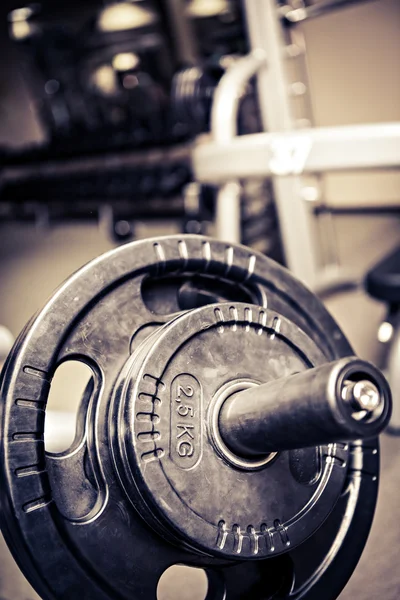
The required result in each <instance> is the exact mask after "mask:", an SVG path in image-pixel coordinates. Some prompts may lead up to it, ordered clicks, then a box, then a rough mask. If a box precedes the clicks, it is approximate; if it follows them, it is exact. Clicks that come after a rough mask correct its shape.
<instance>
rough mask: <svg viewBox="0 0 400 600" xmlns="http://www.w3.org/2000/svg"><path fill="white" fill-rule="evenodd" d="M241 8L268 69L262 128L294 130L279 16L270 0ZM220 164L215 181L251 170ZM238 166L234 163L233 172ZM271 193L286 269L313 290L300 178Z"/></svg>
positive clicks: (262, 79)
mask: <svg viewBox="0 0 400 600" xmlns="http://www.w3.org/2000/svg"><path fill="white" fill-rule="evenodd" d="M244 7H245V14H246V21H247V28H248V34H249V41H250V46H251V49H252V51H253V52H254V51H258V52H259V51H263V52H264V54H265V56H266V57H267V61H268V68H267V69H261V70H260V71H259V73H258V77H257V79H258V96H259V104H260V111H261V116H262V121H263V128H264V130H265V131H285V130H286V131H290V130H292V129H294V127H295V124H294V122H293V115H292V107H291V103H290V97H289V95H290V94H289V82H288V80H287V75H286V64H285V63H286V61H287V60H288V59H287V52H286V51H285V49H286V42H285V39H284V33H285V32H284V27H283V25H282V19H281V16H280V15H279V12H278V9H277V6H276V3H275V0H245V2H244ZM260 135H267V134H260ZM241 137H242V136H241ZM244 137H246V138H247V136H244ZM240 139H241V138H236V139H235V140H234V141H233V142H231V143H232V144H236V143H237V141H239V140H240ZM221 146H224V147H225V150H226V148H227V147H230V145H229V144H221ZM204 150H205V153H206V154H207V152H208V149H206V147H204ZM201 158H202V157H201V156H199V155H198V154H197V151H196V152H195V156H194V167H195V171H196V175H199V176H200V178H201V180H203V176H204V174H205V173H204V170H203V169H202V165H201V164H200V163H201ZM221 159H222V155H221V157H220V158H217V161H218V163H219V165H218V168H221V167H222V170H221V172H224V170H225V167H226V168H227V170H230V172H231V175H230V176H229V177H225V176H224V175H225V174H224V175H223V176H222V177H220V178H219V182H222V181H226V180H227V179H230V178H231V177H232V176H235V177H236V178H238V177H242V176H243V171H244V170H245V171H246V170H247V172H248V171H251V170H252V167H251V166H250V165H249V161H248V158H247V156H245V155H244V154H243V153H241V158H240V161H243V162H244V163H246V169H243V165H242V166H241V167H240V168H239V170H238V171H237V174H236V173H235V169H231V168H230V165H225V167H224V166H223V165H222V162H226V161H230V159H231V154H230V152H229V153H226V152H225V157H224V158H223V159H222V160H221ZM240 161H236V160H235V161H234V162H236V166H237V162H240ZM206 170H207V167H206ZM234 174H235V175H234ZM213 175H214V173H213ZM246 176H247V173H246V175H245V177H246ZM249 176H251V174H249ZM273 187H274V198H275V203H276V206H277V212H278V218H279V225H280V232H281V238H282V242H283V248H284V253H285V259H286V263H287V265H288V267H289V268H290V269H291V270H292V271H293V272H294V273H295V274H296V275H297V276H298V277H300V278H301V279H303V280H304V281H306V282H307V283H308V284H309V285H310V286H312V285H313V284H314V282H315V280H316V276H317V264H316V253H315V252H314V248H313V242H312V236H311V235H310V215H309V214H308V213H309V211H308V206H307V205H306V204H305V203H304V202H302V200H301V181H300V179H299V178H285V179H283V178H280V179H275V180H274V181H273ZM294 199H295V200H296V201H294Z"/></svg>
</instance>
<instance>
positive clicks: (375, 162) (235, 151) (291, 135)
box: [193, 123, 400, 208]
mask: <svg viewBox="0 0 400 600" xmlns="http://www.w3.org/2000/svg"><path fill="white" fill-rule="evenodd" d="M193 165H194V170H195V176H196V178H197V179H198V180H199V181H201V182H207V183H222V182H224V181H226V180H228V179H230V178H231V177H233V176H235V177H236V178H247V177H271V176H272V177H274V176H285V175H291V176H294V179H296V176H297V175H300V174H302V173H311V174H313V173H322V172H327V171H346V170H362V169H380V168H391V167H399V166H400V123H379V124H372V125H354V126H353V125H350V126H342V127H321V128H316V129H304V130H299V131H295V132H280V133H257V134H253V135H246V136H240V137H238V138H235V139H234V140H233V141H231V142H230V143H224V144H216V143H210V144H207V145H203V146H201V145H198V146H197V147H195V149H194V153H193ZM284 179H285V178H284ZM290 203H291V205H292V208H293V204H294V202H293V195H291V199H290Z"/></svg>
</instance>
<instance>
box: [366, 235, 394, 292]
mask: <svg viewBox="0 0 400 600" xmlns="http://www.w3.org/2000/svg"><path fill="white" fill-rule="evenodd" d="M365 287H366V290H367V292H368V293H369V294H370V295H371V296H372V297H373V298H376V299H377V300H382V301H383V302H386V303H387V304H400V246H399V247H398V248H396V249H395V250H394V251H393V252H391V253H390V254H389V255H387V256H385V258H383V260H381V261H380V262H379V263H378V264H377V265H375V266H374V267H373V268H372V269H371V270H370V271H368V273H367V276H366V278H365Z"/></svg>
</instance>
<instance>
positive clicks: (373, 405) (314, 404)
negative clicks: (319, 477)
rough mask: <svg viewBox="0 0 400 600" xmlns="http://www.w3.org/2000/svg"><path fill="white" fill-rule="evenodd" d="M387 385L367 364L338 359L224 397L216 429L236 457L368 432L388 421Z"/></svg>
mask: <svg viewBox="0 0 400 600" xmlns="http://www.w3.org/2000/svg"><path fill="white" fill-rule="evenodd" d="M391 411H392V399H391V394H390V389H389V385H388V383H387V382H386V380H385V378H384V377H383V375H382V374H381V373H380V371H379V370H378V369H377V368H376V367H374V366H373V365H372V364H371V363H368V362H365V361H362V360H359V359H357V358H354V357H349V358H341V359H339V360H336V361H334V362H329V363H326V364H324V365H322V366H318V367H314V368H312V369H307V370H306V371H303V372H302V373H296V374H294V375H289V376H287V377H281V378H279V379H276V380H274V381H269V382H268V383H264V384H261V385H258V386H254V387H251V388H248V389H246V390H244V391H241V392H239V393H237V394H233V395H231V396H230V397H229V398H228V399H227V400H225V402H224V404H223V405H222V408H221V412H220V413H219V419H218V422H219V428H220V432H221V436H222V438H223V440H224V441H225V444H226V445H227V446H228V448H230V450H231V451H232V452H234V453H235V454H236V455H237V456H242V457H249V458H251V457H258V458H260V457H262V456H263V455H266V454H268V453H270V452H277V451H282V450H291V449H298V448H310V447H312V446H319V445H323V444H329V443H333V442H338V441H342V440H355V439H361V438H368V437H372V436H373V435H377V434H378V433H380V432H381V431H382V430H383V429H384V427H386V425H387V424H388V421H389V419H390V415H391Z"/></svg>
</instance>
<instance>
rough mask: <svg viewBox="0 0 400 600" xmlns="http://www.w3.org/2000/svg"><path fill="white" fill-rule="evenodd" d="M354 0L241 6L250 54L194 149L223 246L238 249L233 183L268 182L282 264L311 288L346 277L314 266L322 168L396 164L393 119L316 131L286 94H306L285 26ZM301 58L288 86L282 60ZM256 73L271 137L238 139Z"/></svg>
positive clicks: (270, 0)
mask: <svg viewBox="0 0 400 600" xmlns="http://www.w3.org/2000/svg"><path fill="white" fill-rule="evenodd" d="M360 1H365V0H350V1H349V0H346V2H344V1H343V0H329V1H326V2H321V3H318V4H316V5H314V6H311V7H308V8H307V7H304V8H303V9H296V10H294V9H293V10H291V9H290V8H289V7H283V8H282V7H279V6H278V4H277V2H276V0H244V6H245V14H246V20H247V27H248V32H249V40H250V45H251V52H250V54H249V55H247V56H245V57H243V58H242V59H239V60H238V61H236V62H233V64H232V66H230V67H229V68H228V70H227V71H226V73H225V75H224V76H223V77H222V79H221V81H220V83H219V85H218V87H217V90H216V93H215V97H214V101H213V107H212V116H211V140H210V141H204V140H199V141H198V142H197V143H196V145H195V148H194V151H193V167H194V173H195V177H196V180H197V181H198V182H200V183H208V184H217V185H219V186H220V190H219V194H218V200H217V213H216V235H217V236H218V237H220V238H221V239H226V240H227V241H232V242H240V183H239V182H240V180H243V179H246V178H269V177H271V178H272V181H273V187H274V196H275V202H276V206H277V212H278V217H279V225H280V232H281V237H282V243H283V249H284V253H285V258H286V262H287V266H288V267H289V268H290V269H291V270H292V272H293V273H294V274H295V275H297V276H298V277H299V278H300V279H302V280H303V281H304V282H305V283H307V284H308V285H309V286H310V287H311V288H313V289H314V290H318V289H319V288H321V287H322V288H324V287H326V286H328V287H329V286H330V285H332V284H333V285H335V282H337V280H338V279H341V278H343V277H344V279H346V275H344V274H343V271H342V270H341V269H339V265H338V264H335V262H334V261H333V262H332V263H331V264H329V265H321V264H320V256H319V252H318V247H317V245H316V239H315V231H314V229H315V216H314V214H313V211H312V208H313V206H312V203H310V201H309V200H312V199H313V198H312V197H310V196H309V194H310V191H311V192H312V190H313V189H314V192H315V194H316V195H318V177H319V175H320V174H322V173H326V172H329V171H344V170H363V169H364V170H365V169H368V170H370V169H378V168H392V167H399V166H400V122H398V123H382V124H372V125H356V126H342V127H323V128H322V127H321V128H313V127H312V110H311V104H310V103H309V104H308V106H307V105H306V108H305V113H306V114H304V115H302V118H299V117H298V116H295V114H294V110H293V95H296V94H300V95H303V94H304V92H305V91H306V90H307V88H308V81H307V69H306V60H305V45H304V40H303V39H302V36H301V34H300V33H299V32H298V31H296V27H295V26H293V25H292V26H289V27H288V26H287V23H286V24H285V20H286V21H289V22H290V23H296V22H299V21H301V20H304V19H306V18H312V17H314V16H318V15H320V14H324V13H326V12H329V11H331V10H333V9H335V8H342V7H344V6H349V5H352V4H355V3H357V2H360ZM302 56H303V57H304V62H303V69H302V71H303V73H302V79H303V81H297V82H295V83H294V84H293V82H290V80H289V78H288V73H287V71H288V69H287V66H288V65H287V63H288V61H289V60H291V59H298V58H299V57H302ZM255 74H257V75H256V76H257V84H258V97H259V105H260V111H261V117H262V122H263V127H264V130H265V131H266V132H268V133H259V134H253V135H243V136H237V131H236V123H237V111H238V106H239V100H240V98H241V96H242V95H243V90H244V89H245V86H246V85H247V84H248V82H249V80H250V79H251V78H252V77H253V76H254V75H255ZM304 80H305V81H304ZM306 174H309V175H311V176H312V177H314V180H315V187H314V188H313V187H312V186H311V187H310V186H306V185H305V183H304V179H303V176H304V175H306ZM314 199H315V198H314ZM351 277H352V276H351V275H350V278H351Z"/></svg>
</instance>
